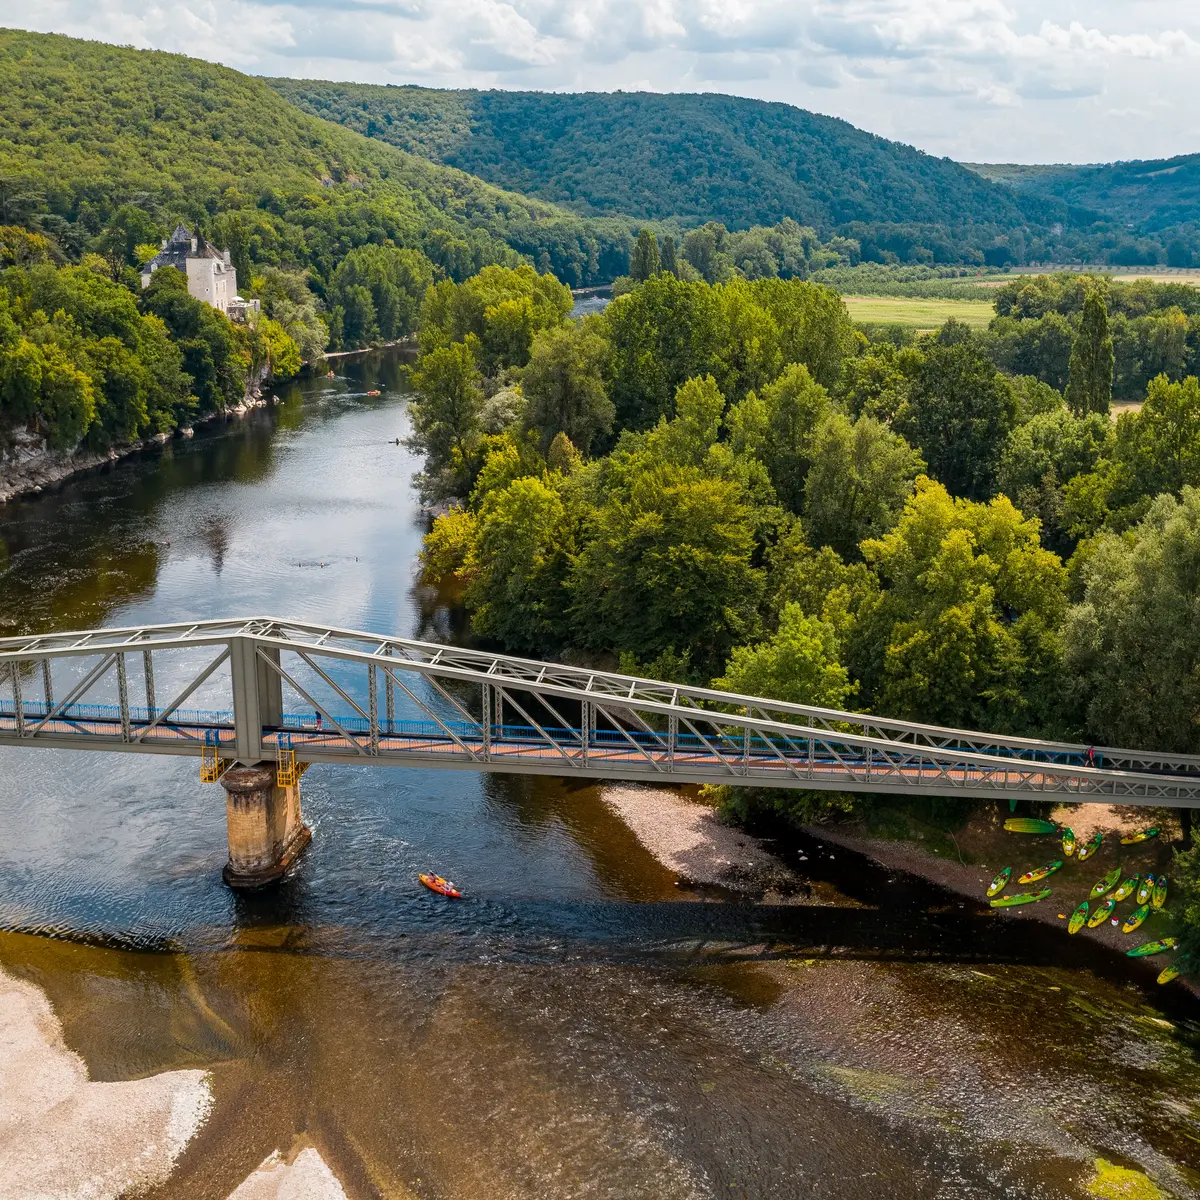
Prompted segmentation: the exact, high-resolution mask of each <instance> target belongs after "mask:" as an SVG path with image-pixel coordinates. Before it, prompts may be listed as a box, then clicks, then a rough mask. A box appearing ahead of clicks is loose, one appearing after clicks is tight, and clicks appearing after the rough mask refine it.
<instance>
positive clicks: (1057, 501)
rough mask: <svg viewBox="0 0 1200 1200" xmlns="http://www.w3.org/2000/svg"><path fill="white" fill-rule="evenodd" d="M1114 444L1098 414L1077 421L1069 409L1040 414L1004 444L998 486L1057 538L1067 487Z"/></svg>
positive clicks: (1078, 418)
mask: <svg viewBox="0 0 1200 1200" xmlns="http://www.w3.org/2000/svg"><path fill="white" fill-rule="evenodd" d="M1111 441H1112V430H1111V428H1110V426H1109V423H1108V419H1107V418H1106V417H1103V416H1101V415H1100V414H1099V413H1089V414H1088V415H1087V416H1086V417H1076V416H1073V415H1072V414H1071V413H1070V412H1068V411H1067V409H1066V408H1057V409H1054V410H1052V411H1050V412H1041V413H1037V414H1035V415H1034V416H1032V417H1030V418H1029V419H1028V420H1027V421H1026V422H1025V423H1024V424H1022V425H1018V426H1017V427H1016V428H1015V429H1013V430H1012V431H1011V432H1010V433H1009V435H1008V437H1007V439H1006V440H1005V443H1004V449H1003V451H1002V453H1001V455H1000V464H999V467H998V469H997V475H996V483H997V486H998V488H999V489H1000V491H1002V492H1003V493H1004V494H1005V495H1006V496H1007V497H1008V498H1009V499H1010V500H1012V502H1013V503H1014V504H1015V505H1016V506H1017V507H1018V508H1019V509H1020V510H1021V511H1022V512H1023V513H1025V515H1026V516H1034V517H1037V518H1038V519H1039V520H1040V521H1041V522H1042V527H1043V529H1044V530H1045V531H1047V532H1048V533H1053V532H1054V531H1055V530H1057V529H1058V528H1059V526H1060V524H1061V518H1062V513H1063V505H1064V497H1065V488H1066V485H1067V484H1069V483H1070V482H1071V480H1073V479H1074V478H1075V477H1076V476H1078V475H1082V474H1083V473H1084V472H1087V471H1091V470H1092V469H1093V468H1094V467H1095V466H1096V464H1097V462H1099V460H1100V457H1101V455H1103V454H1104V452H1105V450H1106V449H1107V448H1108V446H1109V444H1110V443H1111Z"/></svg>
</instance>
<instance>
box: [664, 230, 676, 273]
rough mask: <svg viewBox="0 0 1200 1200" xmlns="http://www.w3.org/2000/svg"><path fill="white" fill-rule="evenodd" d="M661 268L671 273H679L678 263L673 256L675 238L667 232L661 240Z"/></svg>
mask: <svg viewBox="0 0 1200 1200" xmlns="http://www.w3.org/2000/svg"><path fill="white" fill-rule="evenodd" d="M662 269H663V270H664V271H669V272H670V273H671V274H672V275H678V274H679V263H678V261H677V260H676V258H675V239H674V238H673V237H672V236H671V235H670V234H669V233H668V234H667V235H666V236H665V237H664V238H663V240H662Z"/></svg>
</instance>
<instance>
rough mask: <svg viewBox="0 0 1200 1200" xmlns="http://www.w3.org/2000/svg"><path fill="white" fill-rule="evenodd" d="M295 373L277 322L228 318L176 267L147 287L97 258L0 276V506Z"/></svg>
mask: <svg viewBox="0 0 1200 1200" xmlns="http://www.w3.org/2000/svg"><path fill="white" fill-rule="evenodd" d="M300 368H301V358H300V352H299V349H298V347H297V345H296V343H295V341H294V340H293V339H292V338H291V337H290V336H289V335H288V334H287V333H286V332H284V330H283V328H282V327H281V326H280V325H279V324H278V323H277V322H275V321H273V320H271V319H270V318H269V317H265V316H254V317H252V318H251V320H250V321H248V322H247V323H246V324H244V325H243V324H235V323H233V322H231V321H229V320H228V319H227V318H226V317H225V316H224V315H223V314H222V313H220V312H218V311H217V310H216V309H214V308H212V307H210V306H209V305H207V304H205V303H203V302H202V301H200V300H197V299H195V298H194V297H193V296H191V295H189V294H188V290H187V280H186V278H185V277H184V276H183V275H182V274H181V273H180V272H179V271H177V270H175V269H174V268H171V267H164V268H162V269H160V270H158V271H156V272H155V274H154V276H153V278H152V279H151V282H150V286H149V287H147V288H145V289H144V290H142V289H141V287H140V283H139V281H138V280H137V277H136V275H133V274H132V272H128V271H121V272H118V277H117V278H113V277H112V274H111V273H110V272H109V271H108V268H107V264H106V263H104V262H103V260H100V259H96V260H95V261H91V262H89V261H87V260H86V259H85V261H84V263H83V265H80V266H67V267H56V266H54V265H53V264H51V263H38V264H34V265H32V266H29V267H10V268H9V269H8V270H6V271H4V272H2V273H0V501H3V500H7V499H10V498H11V497H12V496H14V495H18V494H20V493H22V492H29V491H33V490H36V489H39V488H41V487H44V486H46V485H47V484H49V483H53V482H57V481H59V480H62V479H65V478H67V477H68V476H70V475H72V474H75V473H77V472H78V471H81V470H88V469H90V468H92V467H94V466H97V465H99V464H101V463H104V462H107V461H111V460H112V459H114V458H116V457H120V456H121V455H122V454H127V453H131V452H133V451H135V450H138V449H141V448H143V447H145V446H147V445H152V444H154V443H156V442H162V441H165V440H167V439H168V438H169V437H170V436H171V435H172V434H173V433H175V432H176V431H178V430H186V429H188V428H190V427H191V426H192V425H193V424H194V423H195V422H197V421H200V420H206V419H209V418H211V417H213V416H218V415H220V414H223V413H227V412H237V411H244V409H245V407H246V406H247V405H249V404H253V403H256V402H257V401H258V398H259V397H260V395H261V390H262V387H263V386H264V385H265V384H266V383H268V382H271V381H276V380H281V379H286V378H289V377H291V376H293V375H295V374H296V373H298V372H299V370H300Z"/></svg>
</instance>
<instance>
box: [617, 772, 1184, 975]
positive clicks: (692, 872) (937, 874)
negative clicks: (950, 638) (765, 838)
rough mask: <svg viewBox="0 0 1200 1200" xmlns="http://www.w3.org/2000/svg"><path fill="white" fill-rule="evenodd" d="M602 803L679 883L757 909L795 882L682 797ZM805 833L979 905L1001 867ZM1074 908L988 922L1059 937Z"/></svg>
mask: <svg viewBox="0 0 1200 1200" xmlns="http://www.w3.org/2000/svg"><path fill="white" fill-rule="evenodd" d="M603 798H604V801H605V803H606V804H608V805H609V806H610V807H612V808H613V809H614V810H615V811H616V812H617V814H618V815H619V816H620V817H621V818H622V820H624V821H625V823H626V824H627V825H628V826H629V827H630V829H631V830H632V831H633V833H634V834H635V835H636V837H637V839H638V841H640V842H641V843H642V845H643V846H645V847H646V849H647V850H649V851H650V853H651V854H653V855H654V857H655V858H657V859H658V861H659V862H661V863H662V864H663V865H664V866H665V867H667V868H668V870H671V871H674V872H675V873H676V874H678V875H679V876H680V882H681V883H697V884H710V885H718V886H721V887H727V888H733V889H736V890H739V891H743V892H748V893H750V894H753V895H755V896H756V897H761V899H762V902H763V903H768V904H776V903H780V902H784V903H786V902H789V899H790V893H791V892H792V891H793V886H792V885H793V884H794V883H795V882H796V875H795V874H794V873H793V872H792V871H791V870H790V869H789V868H788V867H787V866H786V865H785V864H783V863H782V862H780V861H779V859H777V858H776V857H775V856H774V855H773V854H771V853H770V852H769V851H768V850H767V849H766V848H765V846H764V845H763V843H762V842H761V841H760V840H759V839H758V838H755V837H753V836H751V835H750V834H748V833H745V832H744V831H742V830H740V829H736V828H732V827H730V826H727V825H725V824H723V823H722V822H721V820H720V818H719V817H718V815H717V812H716V810H715V809H713V808H711V807H709V806H708V805H706V804H703V803H702V802H700V801H699V800H698V799H696V798H695V797H694V796H692V795H690V794H689V793H688V792H687V791H685V790H682V789H677V788H654V787H632V786H630V787H614V788H607V789H605V791H604V793H603ZM1050 819H1052V820H1055V821H1057V822H1060V823H1063V824H1068V823H1069V824H1071V826H1072V828H1074V830H1075V832H1076V833H1077V834H1078V835H1079V836H1080V839H1081V840H1082V839H1083V838H1084V837H1089V836H1091V834H1092V833H1094V832H1096V831H1097V830H1100V831H1103V832H1104V833H1105V834H1106V835H1108V836H1109V837H1110V838H1111V839H1115V838H1118V837H1120V836H1121V835H1122V834H1125V833H1128V832H1130V831H1131V830H1133V829H1135V828H1139V827H1140V826H1141V825H1143V824H1144V823H1145V818H1144V816H1140V815H1139V810H1136V809H1132V810H1131V809H1126V808H1117V807H1110V806H1109V805H1102V804H1086V805H1075V806H1071V807H1069V808H1062V809H1056V810H1055V811H1054V812H1053V813H1051V814H1050ZM805 832H806V833H808V834H810V835H811V836H812V837H815V838H819V839H820V840H822V841H824V842H826V843H829V844H831V845H835V846H841V847H843V848H844V849H846V850H851V851H855V852H857V853H859V854H864V855H866V857H868V858H870V859H872V860H873V861H875V862H877V863H879V864H880V865H881V866H883V867H886V868H888V869H889V870H895V871H905V872H907V873H908V874H910V875H915V876H917V877H919V878H921V879H926V880H928V881H929V882H931V883H935V884H937V885H939V886H940V887H944V888H945V889H946V890H947V891H950V892H954V893H955V894H957V895H959V896H962V897H964V898H966V899H969V900H972V901H974V902H976V903H981V902H983V896H984V893H985V892H986V890H987V886H988V884H989V883H990V882H991V880H992V877H993V876H994V875H995V874H996V872H997V871H998V870H999V869H1000V867H1001V866H1004V865H1009V864H1007V863H1001V862H999V861H997V862H995V863H984V862H976V863H970V864H969V863H965V862H963V861H961V859H960V860H958V861H956V860H955V859H953V858H950V857H947V856H944V855H939V854H936V853H933V852H931V851H930V850H928V849H926V848H925V847H923V846H921V845H920V844H918V843H916V842H912V841H905V840H894V839H887V838H880V837H874V836H872V835H871V834H870V832H869V831H868V830H867V829H866V827H865V826H864V825H861V824H859V823H857V822H843V823H839V824H836V825H818V826H810V827H808V828H807V829H806V830H805ZM1004 836H1006V837H1008V836H1017V835H1004ZM1021 852H1024V853H1025V854H1026V855H1027V856H1028V854H1030V853H1033V854H1035V855H1036V853H1037V852H1038V851H1037V850H1035V849H1034V847H1033V846H1032V845H1022V844H1021V842H1019V841H1018V842H1014V843H1013V844H1012V846H1011V847H1010V848H1009V850H1008V853H1009V856H1010V857H1013V858H1016V857H1017V856H1018V855H1019V854H1020V853H1021ZM1107 867H1108V862H1107V861H1105V862H1104V863H1103V866H1102V867H1101V868H1098V871H1097V874H1103V873H1104V870H1106V869H1107ZM1134 869H1136V868H1134ZM1075 903H1077V901H1072V902H1071V904H1070V905H1069V906H1067V905H1066V902H1065V901H1064V900H1062V899H1051V900H1048V901H1045V902H1043V903H1041V904H1031V905H1027V906H1024V907H1020V908H1011V909H1002V910H996V911H995V914H994V915H995V917H996V919H997V920H1012V921H1040V922H1042V923H1043V924H1046V925H1052V926H1054V927H1055V928H1058V929H1061V930H1062V932H1063V936H1064V937H1066V936H1067V933H1066V918H1067V916H1069V914H1070V912H1071V910H1072V909H1073V908H1074V905H1075ZM1076 936H1078V937H1086V938H1088V939H1089V940H1094V941H1098V942H1100V943H1101V944H1102V945H1105V946H1108V947H1109V948H1111V949H1112V950H1114V951H1117V952H1123V951H1125V950H1128V949H1129V947H1130V946H1131V945H1132V944H1135V943H1136V941H1137V940H1138V939H1137V938H1131V937H1130V936H1129V935H1126V934H1123V933H1122V932H1121V930H1120V928H1119V927H1114V926H1113V925H1112V924H1111V923H1109V922H1107V921H1106V922H1105V923H1104V924H1103V925H1101V926H1100V927H1099V928H1097V929H1087V930H1084V931H1082V932H1081V933H1079V934H1077V935H1076ZM1155 936H1157V935H1155ZM1143 940H1144V939H1143ZM1166 961H1167V960H1166V959H1165V958H1162V957H1159V958H1155V959H1153V960H1138V966H1139V967H1140V969H1141V970H1144V971H1146V972H1148V973H1154V974H1157V972H1158V971H1159V970H1161V969H1162V966H1163V965H1164V964H1165V962H1166ZM1133 965H1134V962H1133V960H1131V966H1133ZM1192 990H1193V991H1195V992H1196V993H1197V994H1198V995H1200V989H1197V988H1194V987H1193V988H1192Z"/></svg>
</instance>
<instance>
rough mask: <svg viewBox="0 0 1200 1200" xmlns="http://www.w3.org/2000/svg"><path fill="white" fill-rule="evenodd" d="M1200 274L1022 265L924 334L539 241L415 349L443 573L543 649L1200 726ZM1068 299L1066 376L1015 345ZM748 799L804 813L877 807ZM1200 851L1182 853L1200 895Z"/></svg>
mask: <svg viewBox="0 0 1200 1200" xmlns="http://www.w3.org/2000/svg"><path fill="white" fill-rule="evenodd" d="M647 253H648V251H647ZM638 257H639V256H638V255H637V254H636V252H635V258H638ZM641 258H642V259H644V258H645V253H643V255H642V256H641ZM660 262H661V256H660ZM1180 298H1181V297H1179V296H1177V295H1176V294H1175V291H1174V290H1173V289H1170V288H1156V287H1155V285H1152V284H1139V285H1134V286H1129V287H1121V286H1114V285H1112V284H1110V283H1108V282H1107V281H1105V280H1103V279H1095V278H1093V279H1088V278H1081V277H1056V278H1040V279H1039V278H1034V279H1022V280H1018V281H1014V283H1012V284H1011V285H1010V286H1009V287H1007V288H1005V289H1002V290H1001V291H1000V292H999V293H998V294H997V297H996V304H997V310H998V315H997V318H996V320H995V322H994V323H993V329H992V330H989V331H986V332H984V333H974V332H972V331H971V330H969V329H968V328H967V327H965V326H963V325H961V324H958V323H957V322H954V321H950V322H948V323H947V324H946V325H945V326H944V327H943V328H941V329H940V330H938V331H936V332H935V333H933V334H930V335H926V336H923V337H920V338H917V339H915V340H911V341H909V342H908V344H903V345H898V344H896V342H895V341H891V340H887V339H880V340H876V341H874V342H872V341H870V340H868V339H867V338H866V337H865V336H864V335H863V333H862V332H861V331H859V330H857V329H855V328H854V326H853V325H852V323H851V322H850V320H849V318H848V317H847V315H846V311H845V308H844V306H843V304H842V303H841V300H840V299H839V297H838V295H837V294H836V293H835V292H833V291H832V290H830V289H828V288H826V287H823V286H822V285H820V284H814V283H812V282H809V281H804V280H798V279H792V280H780V279H764V280H757V281H755V280H746V279H740V278H735V279H731V280H729V281H727V282H722V283H716V284H710V283H707V282H705V281H704V280H690V279H681V278H679V277H678V276H677V275H676V274H673V273H671V272H669V271H664V270H662V269H661V267H660V269H658V270H657V271H655V272H653V273H651V274H649V275H648V276H647V277H646V278H645V279H643V280H641V281H640V282H636V283H633V284H631V286H630V288H629V290H628V291H626V292H625V294H623V295H621V296H620V297H618V298H617V299H616V300H614V301H613V303H612V304H611V305H610V306H609V307H608V309H607V310H606V311H605V312H604V313H603V314H600V315H598V316H591V317H587V318H585V319H583V320H581V321H575V322H573V321H571V320H569V319H568V317H567V313H568V312H569V297H568V296H567V295H566V293H565V290H563V289H561V287H560V285H558V284H557V283H556V281H554V280H553V279H551V278H549V277H548V276H545V275H542V276H539V275H538V274H537V273H536V272H535V271H533V270H532V269H531V268H528V267H523V268H520V269H517V270H511V269H507V268H498V267H489V268H487V269H485V270H484V271H483V272H481V273H480V274H479V275H478V276H476V277H474V278H472V279H468V280H466V281H464V282H462V283H454V282H452V281H445V282H442V283H440V284H438V285H437V286H436V287H435V288H433V289H432V290H431V291H430V292H429V293H428V294H427V297H426V299H425V301H424V302H423V304H422V307H421V311H420V317H419V328H420V345H421V354H420V357H419V359H418V362H417V365H416V369H415V371H414V376H413V382H414V385H415V387H416V390H417V397H416V399H415V400H414V402H413V405H412V418H413V429H414V433H413V445H414V446H415V447H416V448H417V449H419V450H420V451H421V452H422V453H423V454H424V456H425V470H424V473H423V475H422V477H421V482H422V486H423V489H424V491H425V493H426V495H427V497H428V498H430V499H433V500H440V501H443V502H445V503H446V504H447V505H448V507H447V508H446V510H445V512H444V513H443V515H441V516H439V517H438V518H437V520H436V521H435V522H434V524H433V526H432V529H431V531H430V533H429V535H428V538H427V542H426V550H425V561H426V572H427V575H428V577H429V578H430V579H431V580H434V581H436V580H441V579H453V580H455V581H456V582H457V585H458V586H460V587H461V589H462V595H463V596H464V599H465V602H466V605H467V607H468V610H469V612H470V614H471V620H472V625H473V628H474V630H475V631H476V633H477V634H478V635H479V636H481V637H483V638H486V639H488V640H489V641H491V642H493V643H495V644H498V645H501V646H504V647H505V648H507V649H509V650H511V651H513V652H518V653H524V654H529V655H535V656H545V657H550V658H557V657H563V656H576V657H578V656H583V658H584V659H585V660H592V661H603V662H609V663H619V664H620V666H621V669H623V670H625V671H627V672H631V673H639V674H646V675H650V676H654V677H663V678H673V679H678V680H681V681H688V682H703V683H711V684H712V685H713V686H716V687H719V688H724V689H728V690H733V691H738V692H743V693H754V694H765V695H770V696H773V697H776V698H779V699H784V700H789V701H794V702H798V703H813V704H822V705H828V706H831V707H849V708H852V709H854V710H857V711H866V712H871V711H875V712H880V713H885V714H887V715H889V716H893V717H901V718H909V719H912V720H917V721H925V722H931V723H936V724H941V725H952V726H957V727H962V728H982V729H988V730H993V731H997V732H1008V733H1013V734H1025V735H1041V736H1049V737H1054V738H1065V739H1071V740H1076V741H1084V742H1089V741H1090V742H1093V743H1095V744H1098V745H1135V746H1143V747H1147V748H1151V747H1152V748H1155V749H1160V750H1172V751H1181V752H1189V753H1196V752H1200V723H1198V722H1197V720H1196V716H1197V714H1200V691H1198V689H1197V682H1196V681H1197V679H1198V678H1200V642H1198V641H1197V634H1196V630H1197V629H1198V628H1200V622H1198V621H1197V617H1200V612H1197V594H1198V589H1197V584H1196V580H1197V578H1198V572H1200V383H1198V382H1197V379H1196V377H1195V374H1194V371H1195V369H1196V365H1195V359H1194V358H1192V357H1188V356H1189V355H1193V354H1194V353H1195V349H1194V347H1195V337H1194V331H1193V328H1192V318H1191V317H1190V316H1188V315H1187V314H1186V313H1183V311H1182V309H1180V308H1179V307H1178V306H1177V305H1176V304H1175V301H1177V300H1179V299H1180ZM518 312H519V313H521V314H523V315H522V319H520V320H517V319H516V314H517V313H518ZM1156 321H1161V322H1167V323H1169V324H1171V325H1172V327H1174V326H1180V327H1181V328H1182V329H1184V330H1186V331H1187V332H1186V333H1185V334H1184V336H1183V338H1182V345H1183V346H1184V355H1183V357H1182V358H1180V359H1178V360H1177V361H1174V362H1173V363H1172V364H1171V367H1172V369H1171V371H1166V370H1161V371H1157V372H1156V373H1155V374H1153V375H1152V376H1151V377H1150V378H1149V379H1148V381H1147V382H1146V383H1145V384H1144V385H1142V387H1143V391H1142V400H1143V403H1142V404H1141V406H1140V408H1139V409H1135V410H1132V411H1128V412H1124V413H1122V414H1121V415H1120V416H1119V417H1118V418H1117V419H1116V420H1113V414H1112V412H1111V404H1112V397H1113V388H1114V382H1115V380H1116V379H1117V378H1118V368H1117V363H1118V355H1117V347H1118V345H1119V344H1120V343H1121V339H1125V343H1126V344H1127V343H1128V342H1129V339H1130V337H1131V336H1132V335H1130V334H1129V333H1128V332H1127V331H1128V327H1130V326H1136V327H1137V328H1138V329H1142V328H1143V327H1142V326H1139V325H1137V323H1138V322H1150V323H1153V322H1156ZM1046 322H1050V323H1051V325H1052V326H1053V327H1054V328H1058V329H1060V330H1061V331H1063V332H1064V336H1065V339H1066V358H1065V371H1064V375H1063V377H1062V378H1061V379H1057V377H1055V380H1051V379H1048V378H1045V377H1044V376H1047V375H1049V374H1050V372H1049V371H1048V370H1044V369H1042V365H1041V364H1038V363H1035V364H1033V365H1034V366H1037V367H1038V370H1030V369H1026V368H1027V367H1028V365H1029V364H1026V363H1025V362H1024V360H1020V361H1019V362H1016V366H1019V367H1020V368H1021V369H1020V370H1017V369H1015V368H1014V366H1013V365H1012V362H1009V365H1007V366H1005V365H1003V364H1002V363H1000V362H999V361H998V360H1000V359H1004V360H1005V361H1006V362H1007V361H1009V360H1011V359H1012V358H1013V354H1014V351H1013V349H1012V347H1013V345H1024V344H1026V342H1029V343H1037V342H1038V340H1039V338H1040V337H1041V338H1044V337H1045V336H1046V332H1047V329H1048V326H1047V325H1046ZM1059 322H1061V325H1059V324H1057V323H1059ZM1146 328H1149V326H1147V327H1146ZM1122 329H1125V330H1126V332H1121V331H1122ZM1039 331H1040V332H1039ZM1138 336H1142V335H1140V334H1139V335H1138ZM1145 336H1146V339H1147V343H1148V344H1149V343H1154V344H1157V342H1156V339H1155V338H1154V337H1153V336H1151V335H1150V334H1149V333H1147V334H1146V335H1145ZM1159 340H1161V339H1159ZM1014 361H1015V360H1014ZM1139 361H1142V360H1139ZM1160 365H1161V364H1160ZM1039 371H1040V374H1039ZM725 801H726V803H727V804H729V805H730V806H731V807H733V808H735V809H736V810H737V811H739V812H740V813H741V814H742V815H743V816H745V815H748V814H753V812H754V811H756V809H758V810H761V809H763V808H769V809H772V810H777V811H778V810H782V811H783V812H784V813H785V814H786V815H787V816H790V817H793V818H796V819H811V818H812V817H815V816H819V815H821V814H822V813H825V812H828V811H830V810H831V808H832V809H840V808H844V807H846V806H847V805H850V804H851V803H852V802H851V801H850V800H849V798H846V797H833V798H831V797H829V796H828V795H827V794H806V793H795V792H770V791H764V792H762V793H757V792H754V791H750V792H747V793H741V794H737V795H734V794H727V795H726V796H725ZM1189 861H1190V862H1191V866H1190V867H1188V865H1187V864H1188V862H1189ZM1198 866H1200V863H1198V862H1197V860H1196V859H1195V857H1194V856H1193V858H1192V859H1191V860H1185V859H1182V858H1181V859H1180V866H1179V878H1180V883H1181V888H1182V889H1183V891H1186V887H1188V886H1190V887H1192V889H1193V895H1195V896H1196V897H1197V898H1200V879H1198V878H1197V867H1198ZM1189 871H1190V874H1189V873H1188V872H1189ZM1189 879H1190V880H1191V883H1190V884H1188V883H1187V882H1186V880H1189ZM1196 915H1197V917H1198V918H1200V911H1198V912H1197V914H1196ZM1192 936H1193V940H1194V941H1195V942H1198V943H1200V920H1198V921H1197V923H1196V928H1195V929H1194V931H1193V935H1192Z"/></svg>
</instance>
